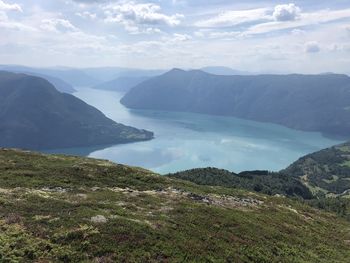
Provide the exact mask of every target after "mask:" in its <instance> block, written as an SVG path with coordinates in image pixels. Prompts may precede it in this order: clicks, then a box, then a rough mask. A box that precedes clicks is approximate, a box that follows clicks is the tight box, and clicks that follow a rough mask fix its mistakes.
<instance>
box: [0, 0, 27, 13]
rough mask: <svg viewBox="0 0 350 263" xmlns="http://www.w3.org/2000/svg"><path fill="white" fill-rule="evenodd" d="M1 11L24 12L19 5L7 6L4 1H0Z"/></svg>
mask: <svg viewBox="0 0 350 263" xmlns="http://www.w3.org/2000/svg"><path fill="white" fill-rule="evenodd" d="M0 10H1V11H17V12H23V10H22V7H21V6H20V5H19V4H6V3H5V2H4V1H2V0H0Z"/></svg>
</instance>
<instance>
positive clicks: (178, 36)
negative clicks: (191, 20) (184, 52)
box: [172, 33, 192, 42]
mask: <svg viewBox="0 0 350 263" xmlns="http://www.w3.org/2000/svg"><path fill="white" fill-rule="evenodd" d="M191 39H192V37H191V36H190V35H187V34H177V33H175V34H173V39H172V41H175V42H179V41H180V42H182V41H187V40H191Z"/></svg>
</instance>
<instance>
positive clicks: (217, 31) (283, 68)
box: [0, 0, 350, 74]
mask: <svg viewBox="0 0 350 263" xmlns="http://www.w3.org/2000/svg"><path fill="white" fill-rule="evenodd" d="M0 64H20V65H28V66H37V67H48V66H69V67H102V66H120V67H132V68H145V69H146V68H147V69H167V68H174V67H178V68H201V67H205V66H227V67H231V68H234V69H236V70H243V71H249V72H275V73H291V72H295V73H322V72H337V73H346V74H349V73H350V0H332V1H329V0H327V1H323V0H307V1H306V0H303V1H296V0H295V1H292V2H288V1H286V2H284V1H264V0H261V1H260V0H259V1H258V0H237V1H234V0H230V1H229V0H212V1H210V0H208V1H205V0H153V1H152V0H146V1H136V0H134V1H129V0H114V1H112V0H110V1H109V0H99V1H98V0H0Z"/></svg>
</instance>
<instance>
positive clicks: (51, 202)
mask: <svg viewBox="0 0 350 263" xmlns="http://www.w3.org/2000/svg"><path fill="white" fill-rule="evenodd" d="M0 204H1V205H0V229H1V231H0V261H1V262H14V261H16V260H18V261H22V262H34V261H35V262H51V261H65V262H82V261H84V262H135V261H136V262H184V261H187V262H188V261H197V262H198V261H199V262H212V261H217V262H225V261H226V262H227V261H228V262H348V259H349V258H350V223H349V222H346V221H343V220H341V219H339V218H337V217H336V216H335V215H333V214H328V213H324V212H321V211H319V210H316V209H313V208H310V207H308V206H306V205H302V204H300V203H297V202H295V201H291V200H289V199H288V198H278V197H269V196H264V195H260V194H255V193H251V192H247V191H243V190H235V189H227V188H222V187H209V186H199V185H195V184H193V183H189V182H185V181H181V180H175V179H170V178H167V177H161V176H158V175H156V174H154V173H152V172H149V171H147V170H143V169H140V168H132V167H127V166H123V165H116V164H113V163H110V162H108V161H103V160H94V159H88V158H78V157H69V156H59V155H42V154H37V153H31V152H21V151H15V150H6V149H2V150H0Z"/></svg>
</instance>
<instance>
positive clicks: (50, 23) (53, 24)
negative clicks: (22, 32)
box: [40, 18, 78, 32]
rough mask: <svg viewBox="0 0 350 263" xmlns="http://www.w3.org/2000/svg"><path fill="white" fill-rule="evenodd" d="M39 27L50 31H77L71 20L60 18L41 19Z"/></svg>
mask: <svg viewBox="0 0 350 263" xmlns="http://www.w3.org/2000/svg"><path fill="white" fill-rule="evenodd" d="M41 22H42V23H41V25H40V28H41V29H43V30H45V31H51V32H67V31H78V29H77V28H76V27H75V26H73V25H72V23H71V22H69V21H68V20H65V19H61V18H50V19H43V20H42V21H41Z"/></svg>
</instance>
